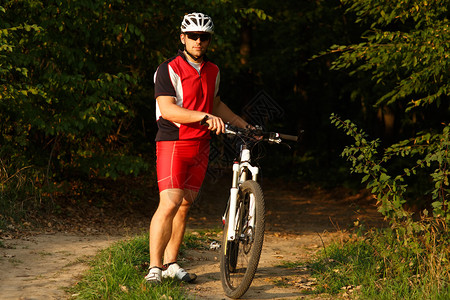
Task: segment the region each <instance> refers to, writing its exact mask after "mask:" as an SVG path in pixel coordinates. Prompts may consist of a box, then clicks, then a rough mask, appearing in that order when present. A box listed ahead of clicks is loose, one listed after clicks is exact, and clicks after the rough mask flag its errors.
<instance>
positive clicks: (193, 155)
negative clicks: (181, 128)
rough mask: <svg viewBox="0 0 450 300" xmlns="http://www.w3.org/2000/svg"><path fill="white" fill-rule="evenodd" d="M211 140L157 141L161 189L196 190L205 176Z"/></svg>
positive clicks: (158, 174) (157, 164)
mask: <svg viewBox="0 0 450 300" xmlns="http://www.w3.org/2000/svg"><path fill="white" fill-rule="evenodd" d="M208 159H209V140H186V141H158V142H156V172H157V176H158V187H159V191H160V192H162V191H164V190H166V189H183V190H184V189H188V190H192V191H195V192H198V191H199V190H200V187H201V185H202V183H203V179H204V178H205V174H206V169H207V167H208Z"/></svg>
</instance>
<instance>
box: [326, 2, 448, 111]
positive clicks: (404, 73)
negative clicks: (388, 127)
mask: <svg viewBox="0 0 450 300" xmlns="http://www.w3.org/2000/svg"><path fill="white" fill-rule="evenodd" d="M343 2H344V4H346V5H348V6H349V8H348V12H352V13H355V14H356V16H357V22H361V23H369V26H370V28H369V29H368V30H367V31H366V32H365V33H364V34H363V35H362V37H361V38H362V39H363V40H364V41H363V42H362V43H359V44H352V45H347V46H334V47H332V48H331V50H332V51H333V52H339V53H340V56H339V58H338V59H337V60H336V61H334V62H333V68H335V69H346V68H352V69H353V71H352V73H356V72H368V73H370V74H371V75H372V80H373V81H374V82H376V84H379V85H382V86H384V87H385V89H384V91H383V93H384V94H383V95H382V96H381V97H380V98H379V99H378V100H377V102H376V104H377V105H379V104H393V103H395V102H397V101H405V102H406V109H405V111H410V110H412V109H414V108H418V107H425V106H428V105H430V104H433V103H434V104H435V105H437V106H438V107H439V106H441V105H442V108H443V109H444V110H448V102H447V101H448V96H449V95H450V85H449V82H448V80H447V79H448V78H449V75H450V73H449V72H450V59H449V55H450V43H449V41H450V28H449V25H450V21H449V19H448V3H447V1H432V2H427V1H419V0H414V1H405V0H401V1H400V0H399V1H375V0H373V1H370V0H369V1H366V0H346V1H343ZM446 100H447V101H446Z"/></svg>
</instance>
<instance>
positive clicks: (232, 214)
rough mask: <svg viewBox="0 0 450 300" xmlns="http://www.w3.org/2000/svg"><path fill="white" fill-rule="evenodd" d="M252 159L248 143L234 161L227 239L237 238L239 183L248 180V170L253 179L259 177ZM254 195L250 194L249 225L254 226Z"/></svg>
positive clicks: (242, 147)
mask: <svg viewBox="0 0 450 300" xmlns="http://www.w3.org/2000/svg"><path fill="white" fill-rule="evenodd" d="M250 161H251V153H250V149H248V148H247V146H246V145H242V146H241V149H240V158H239V161H236V162H234V164H233V179H232V182H231V189H230V203H229V211H228V215H229V222H228V228H227V229H228V230H227V241H234V240H235V239H236V238H239V237H236V229H237V224H236V215H237V214H236V210H237V207H236V204H237V197H238V192H239V185H240V184H242V183H243V182H244V181H246V180H247V177H248V172H249V171H250V173H251V175H252V180H254V181H257V179H258V173H259V168H258V167H255V166H252V165H251V164H250ZM252 196H253V195H250V212H249V215H250V220H249V225H250V226H252V227H253V226H254V222H255V218H254V217H253V216H254V215H255V205H254V202H255V201H254V199H252V198H253V197H252Z"/></svg>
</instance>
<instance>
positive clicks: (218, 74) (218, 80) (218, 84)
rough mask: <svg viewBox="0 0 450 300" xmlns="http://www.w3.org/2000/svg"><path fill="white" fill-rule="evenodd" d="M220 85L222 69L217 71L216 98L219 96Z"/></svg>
mask: <svg viewBox="0 0 450 300" xmlns="http://www.w3.org/2000/svg"><path fill="white" fill-rule="evenodd" d="M219 86H220V71H219V72H217V77H216V90H215V91H214V98H216V97H217V96H219Z"/></svg>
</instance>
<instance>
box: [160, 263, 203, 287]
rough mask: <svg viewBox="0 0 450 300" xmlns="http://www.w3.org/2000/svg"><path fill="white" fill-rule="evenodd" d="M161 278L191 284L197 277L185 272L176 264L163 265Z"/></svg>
mask: <svg viewBox="0 0 450 300" xmlns="http://www.w3.org/2000/svg"><path fill="white" fill-rule="evenodd" d="M162 277H163V278H175V279H178V280H180V281H184V282H193V281H194V280H195V279H197V275H195V274H190V273H188V272H186V271H185V270H184V269H183V268H181V267H180V266H179V265H178V264H177V263H171V264H168V265H165V266H164V270H163V271H162Z"/></svg>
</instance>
